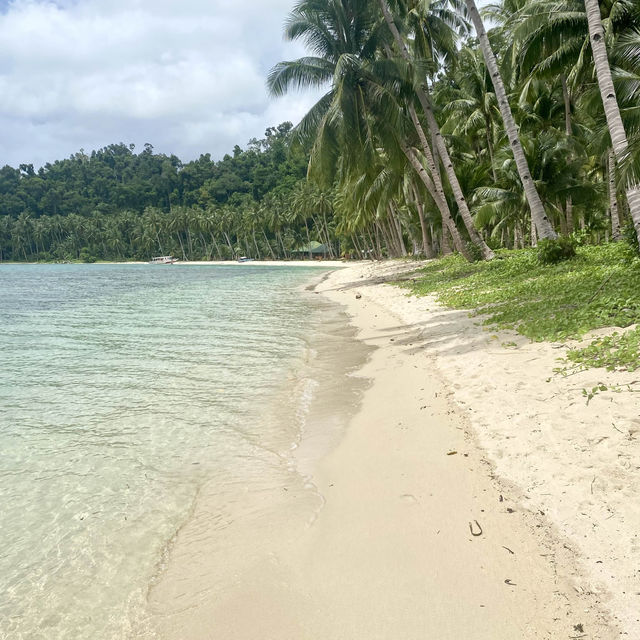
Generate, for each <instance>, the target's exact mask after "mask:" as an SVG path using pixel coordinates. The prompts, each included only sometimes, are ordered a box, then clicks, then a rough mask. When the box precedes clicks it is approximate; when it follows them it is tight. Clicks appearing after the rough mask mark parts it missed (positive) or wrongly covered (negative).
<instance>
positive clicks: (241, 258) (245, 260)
mask: <svg viewBox="0 0 640 640" xmlns="http://www.w3.org/2000/svg"><path fill="white" fill-rule="evenodd" d="M253 260H254V258H247V256H240V257H239V258H238V262H253Z"/></svg>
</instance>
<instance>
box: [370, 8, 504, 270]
mask: <svg viewBox="0 0 640 640" xmlns="http://www.w3.org/2000/svg"><path fill="white" fill-rule="evenodd" d="M378 2H379V4H380V9H381V10H382V14H383V15H384V19H385V22H386V23H387V26H388V27H389V30H390V31H391V33H392V35H393V39H394V40H395V43H396V46H397V48H398V50H399V51H400V55H401V56H402V57H403V59H404V60H406V61H407V62H410V61H411V55H410V54H409V50H408V49H407V46H406V44H405V43H404V40H403V39H402V36H401V35H400V32H399V31H398V28H397V26H396V24H395V21H394V19H393V16H392V14H391V11H390V10H389V6H388V5H387V2H386V0H378ZM416 95H417V97H418V100H419V101H420V106H421V107H422V110H423V112H424V114H425V115H426V117H427V124H428V125H429V129H430V132H431V136H432V139H433V140H434V141H435V148H436V149H437V153H438V154H439V155H440V157H441V158H442V161H443V164H444V168H445V172H446V174H447V180H449V184H450V185H451V189H452V191H453V195H454V197H455V199H456V203H457V205H458V210H459V211H460V216H461V217H462V221H463V222H464V225H465V227H466V228H467V231H468V233H469V237H470V239H471V242H473V243H474V244H475V245H477V246H478V247H479V249H480V251H481V252H482V257H483V258H484V259H485V260H491V259H492V258H494V257H495V254H494V253H493V251H492V250H491V249H490V248H489V247H488V246H487V243H486V242H485V241H484V240H483V239H482V237H481V236H480V234H479V233H478V230H477V229H476V227H475V225H474V223H473V219H472V217H471V212H470V211H469V207H468V205H467V200H466V198H465V197H464V194H463V192H462V188H461V186H460V182H459V180H458V176H457V175H456V172H455V170H454V168H453V163H452V162H451V158H450V156H449V150H448V149H447V145H446V144H445V143H444V139H443V137H442V133H441V132H440V127H439V126H438V122H437V120H436V118H435V116H434V115H433V109H432V108H431V101H430V100H429V96H428V95H427V90H426V87H417V88H416ZM411 111H412V113H411V119H412V120H413V122H414V125H415V124H416V118H415V111H413V108H412V109H411ZM418 133H419V134H420V131H418ZM421 144H422V147H423V150H424V152H425V156H426V157H427V161H428V162H429V171H430V172H431V175H432V177H433V181H434V182H435V184H436V187H438V184H439V183H440V189H441V188H442V185H441V179H440V171H439V167H438V166H437V165H436V164H435V162H434V161H433V158H429V156H431V153H429V152H428V148H429V145H428V143H427V141H426V137H425V136H424V133H422V135H421ZM432 165H433V166H432Z"/></svg>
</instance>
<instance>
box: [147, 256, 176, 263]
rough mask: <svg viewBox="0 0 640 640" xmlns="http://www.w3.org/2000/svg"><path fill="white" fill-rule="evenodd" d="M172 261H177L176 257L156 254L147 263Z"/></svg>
mask: <svg viewBox="0 0 640 640" xmlns="http://www.w3.org/2000/svg"><path fill="white" fill-rule="evenodd" d="M174 262H178V258H174V257H173V256H156V257H155V258H151V260H150V261H149V264H173V263H174Z"/></svg>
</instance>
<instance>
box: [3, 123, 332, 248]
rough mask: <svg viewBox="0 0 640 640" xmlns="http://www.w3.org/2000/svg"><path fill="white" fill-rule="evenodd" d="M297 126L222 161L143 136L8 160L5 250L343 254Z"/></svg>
mask: <svg viewBox="0 0 640 640" xmlns="http://www.w3.org/2000/svg"><path fill="white" fill-rule="evenodd" d="M292 127H293V125H292V124H291V123H290V122H285V123H282V124H280V125H278V126H277V127H270V128H269V129H267V131H266V132H265V137H264V138H263V139H261V140H257V139H252V140H250V141H249V143H248V144H247V147H246V149H242V148H240V147H239V146H237V145H236V147H235V148H234V149H233V155H225V156H224V158H223V159H222V160H220V161H213V160H212V159H211V157H210V155H209V154H206V155H201V156H200V158H199V159H198V160H195V161H192V162H188V163H182V162H181V161H180V159H179V158H177V157H176V156H175V155H171V156H166V155H164V154H157V153H154V151H153V147H152V146H151V145H149V144H147V145H145V147H144V149H143V150H142V151H141V152H140V153H136V152H135V147H134V146H133V145H129V146H127V145H125V144H114V145H110V146H108V147H105V148H104V149H100V150H98V151H93V152H92V153H91V154H86V153H85V152H84V151H80V152H79V153H76V154H73V155H72V156H71V157H70V158H67V159H65V160H60V161H56V162H54V163H52V164H46V165H45V166H44V167H42V168H40V169H39V170H38V171H36V170H34V168H33V166H32V165H20V167H19V168H18V169H14V168H12V167H9V166H5V167H3V168H2V169H0V260H5V261H6V260H15V261H35V260H57V261H66V260H78V259H80V260H86V261H93V260H97V259H105V260H126V259H140V260H147V259H149V257H150V256H153V255H158V254H161V255H167V254H171V255H175V256H177V257H179V258H181V259H183V260H202V259H205V260H211V259H233V258H236V257H238V256H239V255H247V256H251V257H255V258H269V259H276V258H285V259H286V258H290V257H292V256H293V255H296V256H297V257H300V256H301V255H302V256H303V257H304V255H305V254H301V253H300V249H301V248H302V249H304V248H308V247H309V245H310V244H311V243H312V242H314V241H315V242H320V243H322V244H324V245H325V248H326V254H327V255H328V256H331V257H336V256H337V255H338V254H339V251H340V249H339V241H338V240H337V238H336V234H335V224H334V222H333V205H332V201H331V199H330V198H329V197H327V194H325V193H323V192H321V191H320V190H319V189H317V188H315V187H314V186H313V185H311V184H310V183H308V182H307V181H306V179H305V174H306V167H307V163H308V154H307V152H306V151H305V150H304V149H303V148H302V147H292V146H291V144H290V142H291V137H292Z"/></svg>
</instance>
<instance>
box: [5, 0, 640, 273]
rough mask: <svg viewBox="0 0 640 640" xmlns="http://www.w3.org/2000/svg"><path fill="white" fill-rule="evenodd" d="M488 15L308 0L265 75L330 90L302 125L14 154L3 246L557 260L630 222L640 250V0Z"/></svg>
mask: <svg viewBox="0 0 640 640" xmlns="http://www.w3.org/2000/svg"><path fill="white" fill-rule="evenodd" d="M484 13H485V15H486V16H488V17H490V19H491V20H490V24H491V27H492V28H491V29H490V30H489V32H488V33H486V34H485V30H484V27H483V24H482V20H483V16H481V15H480V14H478V11H477V8H476V6H475V4H474V1H473V0H465V1H464V2H461V1H459V0H455V1H454V0H434V1H433V2H429V3H426V2H419V1H418V0H299V1H298V2H296V3H295V5H294V6H293V7H292V11H291V13H290V16H289V18H288V20H287V22H286V24H285V37H286V38H287V39H289V40H296V41H300V42H301V43H302V44H304V45H305V46H306V48H307V50H308V55H306V56H305V57H303V58H300V59H298V60H292V61H284V62H280V63H279V64H277V65H275V67H274V68H273V69H272V70H271V72H270V73H269V76H268V79H267V85H268V88H269V90H270V91H271V93H272V94H273V95H276V96H282V95H285V94H287V93H288V92H289V91H291V90H296V89H298V88H301V87H302V88H304V87H312V88H322V89H323V90H324V94H323V95H322V97H321V98H320V99H319V100H318V102H317V103H316V104H315V105H314V106H313V107H312V108H311V110H310V111H309V113H308V114H306V115H305V117H304V118H303V119H302V121H301V122H300V123H299V124H298V125H297V126H296V127H293V126H292V125H291V123H283V124H281V125H279V126H277V127H271V128H269V129H268V130H267V131H266V133H265V137H264V139H262V140H255V139H254V140H251V141H249V143H248V145H247V147H246V148H245V149H242V148H240V147H239V146H236V147H234V149H233V151H232V152H231V153H230V154H229V155H226V156H225V157H224V158H223V159H221V160H213V159H212V158H211V157H210V156H209V155H208V154H204V155H201V156H200V158H199V159H197V160H193V161H191V162H186V163H183V162H182V161H181V160H180V159H179V158H177V157H176V156H175V155H164V154H157V153H155V152H154V150H153V147H152V146H151V145H145V147H144V149H142V150H140V151H139V152H137V153H136V150H135V149H134V148H133V147H132V146H128V145H125V144H114V145H110V146H108V147H105V148H104V149H100V150H98V151H93V152H91V153H89V154H87V153H85V152H84V151H80V152H79V153H76V154H74V155H73V156H71V157H70V158H68V159H66V160H61V161H56V162H53V163H50V164H47V165H45V166H44V167H42V168H39V169H36V168H34V167H33V165H29V164H23V165H20V167H18V168H12V167H8V166H5V167H3V168H1V169H0V261H2V260H72V259H73V260H86V259H87V258H94V257H95V258H96V259H100V260H104V259H116V260H120V259H128V258H138V259H147V258H149V257H150V256H151V255H158V254H169V253H171V254H173V255H175V256H177V257H179V258H182V259H200V258H223V259H224V258H233V257H236V256H238V255H247V256H250V257H253V258H265V257H267V258H289V257H291V256H292V255H294V254H296V253H297V251H296V250H297V249H299V248H300V247H302V246H305V245H306V246H308V245H309V244H310V243H311V242H319V243H321V244H324V245H326V246H327V247H328V249H329V255H330V257H337V256H346V257H357V258H369V257H375V258H382V257H387V256H391V257H394V256H407V255H418V254H420V255H423V256H426V257H429V258H432V257H436V256H438V255H446V254H448V253H450V252H451V251H455V252H457V253H459V254H461V255H462V256H464V258H465V259H466V260H468V261H470V262H474V261H479V260H491V259H492V258H493V257H494V254H495V251H496V250H499V249H524V248H525V247H533V246H536V244H537V243H538V241H539V240H540V241H541V247H540V253H539V255H540V260H541V261H542V262H544V263H551V264H553V263H555V262H557V261H561V260H563V259H567V258H571V257H572V255H573V247H572V243H571V241H570V240H564V239H560V240H557V241H556V240H555V238H556V237H558V236H571V235H572V234H574V233H576V232H579V233H580V234H581V236H582V241H583V242H587V243H590V244H601V243H604V242H607V241H609V240H614V241H617V240H620V239H621V236H622V235H623V229H624V234H626V236H628V239H629V240H630V241H631V242H635V245H636V249H637V247H638V236H639V235H640V188H639V185H640V110H639V109H638V106H637V104H638V96H639V95H640V35H639V34H640V4H639V3H638V2H635V1H633V0H610V1H609V0H607V1H602V2H600V4H599V5H598V2H597V0H565V1H563V2H562V3H557V2H552V1H551V0H508V1H507V0H502V2H499V3H497V4H491V5H489V7H487V8H486V9H485V10H484ZM488 23H489V22H488ZM472 24H473V27H474V30H472V28H471V25H472ZM474 32H475V33H474ZM591 43H593V44H591ZM592 46H593V47H595V48H596V52H595V53H593V52H592V50H591V48H592ZM602 96H605V97H606V96H615V98H616V99H615V100H611V99H607V100H606V109H605V107H604V106H603V101H602ZM308 257H311V256H308ZM572 261H573V260H572Z"/></svg>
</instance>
